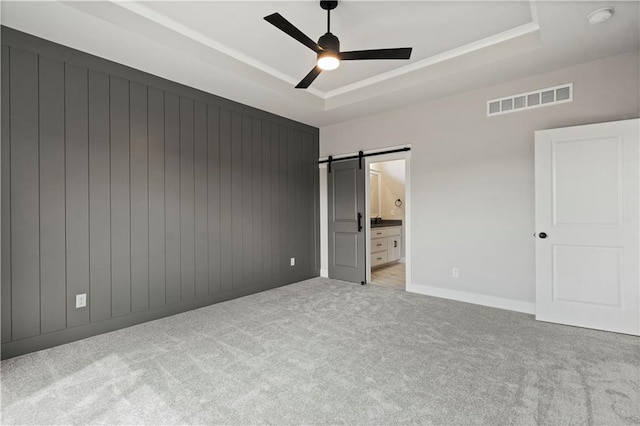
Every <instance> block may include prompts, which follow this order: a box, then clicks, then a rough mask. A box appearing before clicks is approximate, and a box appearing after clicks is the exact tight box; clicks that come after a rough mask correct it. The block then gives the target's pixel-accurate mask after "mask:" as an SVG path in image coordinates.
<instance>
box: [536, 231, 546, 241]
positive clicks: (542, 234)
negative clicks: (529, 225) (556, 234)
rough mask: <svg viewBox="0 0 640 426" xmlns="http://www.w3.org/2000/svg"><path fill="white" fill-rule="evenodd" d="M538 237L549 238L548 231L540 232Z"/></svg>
mask: <svg viewBox="0 0 640 426" xmlns="http://www.w3.org/2000/svg"><path fill="white" fill-rule="evenodd" d="M538 237H540V238H542V239H544V238H547V233H546V232H540V233H539V234H538Z"/></svg>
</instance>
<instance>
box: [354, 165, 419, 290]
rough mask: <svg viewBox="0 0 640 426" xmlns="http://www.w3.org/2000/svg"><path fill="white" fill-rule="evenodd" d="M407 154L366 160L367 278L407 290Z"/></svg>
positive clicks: (372, 281)
mask: <svg viewBox="0 0 640 426" xmlns="http://www.w3.org/2000/svg"><path fill="white" fill-rule="evenodd" d="M407 169H408V154H407V153H398V154H389V155H388V156H386V155H383V156H380V157H376V158H372V159H370V160H369V161H367V170H368V174H369V176H368V178H367V179H366V180H365V182H366V186H367V188H366V191H365V194H366V206H368V208H367V221H366V223H367V228H368V229H367V230H368V232H367V236H368V238H367V265H369V268H368V270H367V282H368V283H370V284H371V285H375V286H381V287H387V288H392V289H398V290H406V287H407V283H408V282H409V280H408V275H409V274H408V272H409V271H410V268H409V262H408V258H409V257H408V253H407V251H408V247H409V244H408V239H409V238H408V237H409V232H408V225H409V224H408V222H409V220H408V219H409V210H408V206H409V203H408V194H409V190H408V189H409V188H408V182H407V178H408V170H407Z"/></svg>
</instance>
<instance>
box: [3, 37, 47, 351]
mask: <svg viewBox="0 0 640 426" xmlns="http://www.w3.org/2000/svg"><path fill="white" fill-rule="evenodd" d="M9 67H10V75H11V82H10V89H9V90H10V93H11V122H10V131H11V147H10V150H11V262H12V265H11V273H12V277H11V283H12V294H11V302H12V308H11V313H12V316H11V324H12V338H13V340H17V339H23V338H25V337H30V336H35V335H37V334H39V333H40V218H39V209H40V205H39V202H40V200H39V196H38V193H39V188H38V185H39V178H38V57H37V55H35V54H32V53H28V52H25V51H22V50H19V49H15V48H12V49H11V50H10V59H9Z"/></svg>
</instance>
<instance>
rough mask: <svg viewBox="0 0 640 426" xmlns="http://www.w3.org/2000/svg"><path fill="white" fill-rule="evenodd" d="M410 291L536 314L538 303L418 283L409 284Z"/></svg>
mask: <svg viewBox="0 0 640 426" xmlns="http://www.w3.org/2000/svg"><path fill="white" fill-rule="evenodd" d="M407 291H408V292H410V293H418V294H424V295H427V296H434V297H441V298H443V299H451V300H457V301H458V302H466V303H473V304H475V305H482V306H489V307H491V308H499V309H506V310H508V311H516V312H522V313H525V314H531V315H535V313H536V304H535V303H529V302H522V301H520V300H513V299H504V298H502V297H495V296H487V295H485V294H477V293H468V292H466V291H460V290H449V289H446V288H440V287H431V286H425V285H418V284H407Z"/></svg>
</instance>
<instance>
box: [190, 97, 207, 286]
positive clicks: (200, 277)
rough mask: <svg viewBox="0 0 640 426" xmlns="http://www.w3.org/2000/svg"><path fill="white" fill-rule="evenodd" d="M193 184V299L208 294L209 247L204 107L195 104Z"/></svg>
mask: <svg viewBox="0 0 640 426" xmlns="http://www.w3.org/2000/svg"><path fill="white" fill-rule="evenodd" d="M193 130H194V135H193V136H194V158H195V164H194V185H195V189H194V191H195V256H196V257H195V267H196V272H195V278H196V297H202V296H206V295H207V294H209V245H208V236H207V232H208V228H207V222H208V214H207V185H208V178H207V162H208V154H207V105H206V104H204V103H202V102H196V103H195V104H194V110H193Z"/></svg>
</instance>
